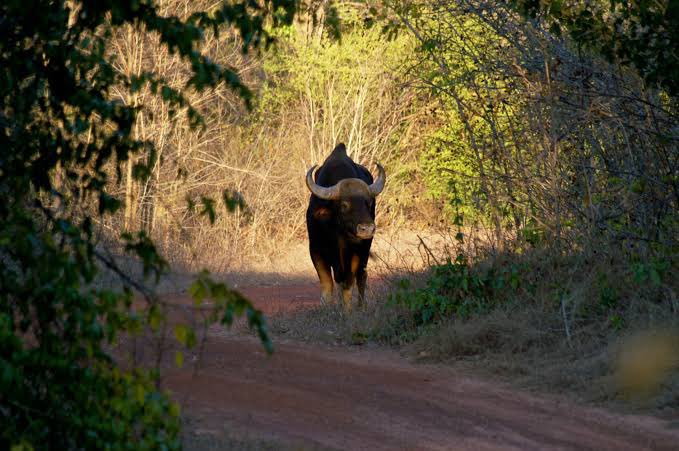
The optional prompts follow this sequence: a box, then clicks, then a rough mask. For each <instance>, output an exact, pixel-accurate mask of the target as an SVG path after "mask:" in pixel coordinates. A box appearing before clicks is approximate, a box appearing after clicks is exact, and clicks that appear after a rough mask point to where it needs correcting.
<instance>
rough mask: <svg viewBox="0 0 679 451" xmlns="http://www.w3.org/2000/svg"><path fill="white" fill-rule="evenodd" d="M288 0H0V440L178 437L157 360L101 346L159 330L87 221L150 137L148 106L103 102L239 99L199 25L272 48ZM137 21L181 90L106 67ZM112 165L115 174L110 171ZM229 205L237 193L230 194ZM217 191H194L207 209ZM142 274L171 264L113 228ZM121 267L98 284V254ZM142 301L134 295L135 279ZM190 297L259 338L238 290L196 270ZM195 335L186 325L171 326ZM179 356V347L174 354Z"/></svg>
mask: <svg viewBox="0 0 679 451" xmlns="http://www.w3.org/2000/svg"><path fill="white" fill-rule="evenodd" d="M295 7H296V2H295V1H294V0H268V1H264V2H252V1H244V2H233V3H232V2H225V3H223V4H218V5H215V6H214V7H213V8H211V9H210V10H209V11H200V12H196V13H193V14H191V15H190V16H188V17H186V18H182V19H180V18H178V17H175V16H164V15H161V14H160V13H159V10H158V9H157V7H156V5H155V4H154V2H152V1H143V0H142V1H117V0H109V1H100V0H83V1H57V2H46V1H28V2H26V1H16V0H8V1H5V2H3V3H2V6H0V67H2V69H1V70H0V129H1V130H2V131H1V132H0V148H2V149H3V150H2V152H1V153H0V193H2V202H1V203H0V447H2V448H8V447H9V446H23V447H27V448H32V447H33V448H39V449H46V448H54V449H73V448H82V449H110V448H113V449H156V448H169V449H175V448H178V447H179V446H180V444H179V439H178V426H179V421H178V408H177V406H176V405H174V404H173V403H172V402H171V401H170V400H169V399H168V398H167V396H165V395H164V394H163V393H161V391H160V389H159V386H158V377H159V376H158V372H157V368H154V369H144V368H141V367H134V366H133V367H129V366H128V367H125V368H122V367H120V366H119V365H118V362H117V361H116V360H114V358H113V357H112V355H111V352H110V346H111V345H112V344H114V343H115V342H116V340H117V339H118V338H119V337H120V336H121V335H124V334H139V333H141V332H142V331H145V330H150V331H151V332H152V333H153V334H156V335H158V334H162V333H164V328H165V325H166V320H165V317H164V314H163V304H162V303H161V302H160V300H158V299H157V298H156V297H155V296H154V295H153V291H152V289H147V288H145V287H144V286H143V285H139V284H136V283H135V282H134V280H133V279H131V278H129V277H127V275H126V274H125V272H124V271H122V270H120V269H119V268H118V267H117V266H116V264H115V262H114V261H113V260H111V259H110V258H109V257H108V256H107V255H105V254H104V253H102V252H101V251H100V249H99V248H98V246H97V242H96V240H95V234H94V229H95V226H94V225H93V224H94V222H95V221H96V220H97V218H101V217H104V216H106V215H110V214H112V213H114V212H115V211H116V210H118V209H119V207H120V206H121V199H119V198H117V197H116V196H114V195H112V194H111V193H110V192H109V191H108V190H107V186H108V185H109V184H110V178H111V177H110V174H111V173H114V174H117V178H118V179H121V173H122V171H123V168H125V165H126V162H127V161H129V160H130V159H131V158H133V157H134V156H135V155H144V156H145V158H144V159H138V160H134V161H135V162H134V164H133V165H130V171H131V173H132V174H133V177H134V178H135V179H137V180H140V181H143V180H145V179H146V178H148V177H149V174H150V168H151V167H152V165H153V162H154V159H155V152H154V147H153V144H152V143H151V142H150V141H146V140H140V139H138V138H137V137H136V136H135V135H134V133H133V127H134V124H135V121H136V118H137V116H138V114H139V113H140V111H142V110H143V108H144V106H143V105H141V104H126V103H123V102H121V101H118V100H112V95H111V93H112V91H113V90H114V89H117V88H122V89H126V90H128V91H129V92H132V93H134V92H137V91H139V90H141V89H145V88H147V87H148V88H149V89H150V90H151V92H152V93H153V94H154V95H156V96H159V97H160V98H162V100H163V101H164V102H165V103H166V104H167V105H169V107H170V108H169V111H170V119H172V118H173V117H175V116H176V114H177V112H178V111H184V112H185V114H186V117H187V119H188V121H189V123H190V124H191V126H193V127H200V126H201V115H200V114H199V113H198V112H197V111H196V110H195V109H194V108H193V107H192V106H191V105H190V104H189V103H188V102H187V100H186V97H185V96H184V91H201V90H204V89H210V88H214V87H216V86H219V85H227V86H229V87H230V88H231V89H233V90H235V91H236V92H237V93H238V94H239V95H240V97H241V98H242V99H244V101H245V102H246V104H249V102H250V100H251V95H250V91H249V90H248V89H247V88H246V87H245V86H244V84H243V83H242V82H241V80H240V79H239V77H238V75H237V74H236V72H235V71H234V70H233V69H232V68H230V67H228V66H224V65H219V64H216V63H214V62H213V61H211V60H210V59H209V58H207V57H206V56H205V55H203V54H201V52H200V51H198V50H197V49H198V44H199V43H200V41H201V39H202V37H203V36H204V33H206V31H207V30H210V31H211V32H213V33H215V34H218V33H219V32H220V31H224V29H225V28H226V27H231V28H232V29H235V30H237V32H238V34H239V36H240V39H241V42H242V51H243V52H247V51H248V50H250V49H254V48H259V47H261V46H264V45H268V44H269V43H270V42H271V40H272V37H271V35H270V34H269V32H268V31H267V30H270V29H273V28H275V27H276V26H279V25H281V24H288V23H290V22H291V21H292V18H293V15H294V12H295ZM125 26H131V27H134V28H139V29H144V30H146V31H147V32H148V33H150V34H152V35H154V36H156V37H157V39H159V41H160V42H162V44H163V45H164V46H166V47H167V49H168V50H169V52H170V53H171V54H174V55H179V56H180V57H181V59H182V61H184V62H185V64H186V66H187V69H186V70H188V71H190V73H191V76H190V78H189V79H188V81H187V82H186V85H185V86H184V87H183V88H182V89H176V88H173V87H171V86H170V85H169V84H168V83H166V80H165V79H164V78H163V74H160V73H155V72H153V71H141V72H137V73H127V74H126V73H123V72H121V71H117V70H115V69H114V64H115V62H116V55H114V54H113V53H112V51H111V49H110V48H109V44H110V39H111V36H112V35H113V34H114V33H116V31H117V30H120V29H121V28H122V27H125ZM111 167H112V168H113V169H114V171H113V172H112V171H110V170H108V168H111ZM224 200H225V204H226V207H227V208H229V207H230V208H233V207H234V205H235V204H237V199H234V198H233V197H232V196H228V195H225V197H224ZM215 205H216V204H215V202H214V201H213V200H212V199H209V198H204V199H203V200H202V210H201V211H202V212H203V214H204V215H205V216H207V217H208V218H209V219H210V220H214V215H215ZM121 239H122V240H123V242H124V247H125V250H126V251H127V252H129V253H131V254H134V255H136V256H137V257H138V258H139V259H140V260H141V261H142V263H143V269H144V274H145V276H147V277H148V279H149V281H150V282H151V283H153V282H154V281H157V280H158V279H159V277H160V276H161V275H162V274H163V273H164V272H165V271H166V270H167V263H166V262H165V260H164V259H163V258H162V257H161V256H160V255H159V253H158V252H157V251H156V248H155V246H154V243H153V242H152V240H150V238H149V237H148V236H147V235H146V234H145V233H144V232H143V231H140V232H133V231H128V232H126V233H124V234H123V235H122V236H121ZM102 265H103V266H107V267H109V269H110V270H112V271H114V272H116V273H117V274H118V275H119V277H120V278H121V279H122V281H123V283H124V290H122V291H115V290H105V289H100V288H97V287H96V286H95V285H94V284H93V281H94V279H95V276H96V274H97V273H98V271H99V268H100V267H101V266H102ZM133 289H138V290H141V291H142V293H143V294H144V295H145V297H146V303H145V305H144V306H143V307H141V308H140V307H139V306H138V305H137V304H136V303H135V304H133V303H132V290H133ZM191 291H192V294H193V295H194V298H195V300H196V302H197V303H200V302H201V301H202V300H203V298H206V297H210V298H212V299H213V301H214V305H215V307H214V309H213V310H212V311H211V312H210V314H209V315H208V318H207V321H208V322H221V323H222V324H230V322H231V321H232V319H233V316H234V315H235V314H242V313H246V314H247V316H248V320H249V323H250V325H251V326H253V327H255V328H256V329H257V330H258V332H259V334H260V336H261V337H262V339H263V340H265V344H267V345H268V346H270V343H268V341H266V331H265V329H264V324H263V322H262V318H261V315H260V313H259V312H258V311H256V310H255V309H254V308H253V307H252V305H251V304H250V303H249V302H248V301H247V300H245V299H244V298H243V297H242V296H240V295H239V294H238V293H237V292H235V291H231V290H229V289H228V288H227V287H225V286H224V285H222V284H218V283H215V282H213V281H212V280H210V279H209V277H207V276H206V275H202V276H201V277H200V278H199V280H197V281H196V283H194V284H193V285H192V287H191ZM175 335H176V337H177V339H178V341H179V342H180V343H182V344H184V345H188V346H190V345H191V344H192V343H194V342H195V335H194V333H193V332H192V331H191V330H190V329H188V328H186V327H177V328H176V329H175ZM178 362H179V363H181V355H180V354H178Z"/></svg>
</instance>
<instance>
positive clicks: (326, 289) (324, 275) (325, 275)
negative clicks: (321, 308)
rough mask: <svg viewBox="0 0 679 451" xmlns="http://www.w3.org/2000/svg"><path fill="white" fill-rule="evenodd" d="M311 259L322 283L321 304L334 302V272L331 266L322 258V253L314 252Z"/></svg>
mask: <svg viewBox="0 0 679 451" xmlns="http://www.w3.org/2000/svg"><path fill="white" fill-rule="evenodd" d="M311 260H312V261H313V262H314V268H316V273H317V274H318V281H319V282H320V284H321V304H327V303H331V302H332V272H331V270H330V266H329V265H328V264H327V263H326V262H325V261H324V260H323V259H322V258H321V256H320V255H318V254H315V253H312V254H311Z"/></svg>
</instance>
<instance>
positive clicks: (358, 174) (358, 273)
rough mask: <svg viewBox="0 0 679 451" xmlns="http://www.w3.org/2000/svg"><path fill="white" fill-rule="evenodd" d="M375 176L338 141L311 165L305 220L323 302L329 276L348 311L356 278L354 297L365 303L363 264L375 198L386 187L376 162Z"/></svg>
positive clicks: (328, 294) (330, 285)
mask: <svg viewBox="0 0 679 451" xmlns="http://www.w3.org/2000/svg"><path fill="white" fill-rule="evenodd" d="M376 166H377V170H378V175H377V180H374V181H373V177H372V175H371V174H370V172H369V171H368V170H367V169H366V168H365V167H363V166H361V165H359V164H356V163H354V162H353V160H352V159H351V158H349V156H347V151H346V147H345V146H344V144H339V145H338V146H337V147H335V150H333V151H332V153H331V154H330V156H328V158H327V159H326V160H325V161H324V162H323V165H321V167H320V168H319V169H318V171H317V172H316V176H315V180H314V169H316V166H314V167H312V168H311V169H309V171H308V172H307V175H306V184H307V187H308V188H309V191H311V193H312V194H311V199H310V200H309V208H307V212H306V224H307V230H308V232H309V252H310V254H311V260H312V261H313V263H314V267H315V268H316V272H317V273H318V279H319V281H320V284H321V303H324V302H327V301H330V300H331V299H332V288H333V283H332V280H333V276H334V279H335V282H337V283H338V284H339V285H341V287H342V300H343V301H344V307H345V309H346V310H350V309H351V289H352V287H353V285H354V281H356V285H357V286H358V300H359V304H360V305H362V304H363V302H364V301H365V287H366V282H367V279H368V273H367V272H366V266H367V264H368V256H369V254H370V245H371V244H372V238H373V235H374V234H375V197H376V196H377V195H378V194H380V193H381V192H382V190H383V189H384V183H385V181H386V176H385V174H384V169H383V168H382V166H380V165H379V164H377V165H376Z"/></svg>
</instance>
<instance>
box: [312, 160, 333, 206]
mask: <svg viewBox="0 0 679 451" xmlns="http://www.w3.org/2000/svg"><path fill="white" fill-rule="evenodd" d="M315 169H316V165H313V166H312V167H311V169H309V170H308V171H307V173H306V186H307V188H309V191H311V192H312V193H313V194H314V196H316V197H318V198H321V199H324V200H337V199H339V183H338V184H337V185H333V186H331V187H328V188H326V187H324V186H318V185H317V184H316V182H314V170H315Z"/></svg>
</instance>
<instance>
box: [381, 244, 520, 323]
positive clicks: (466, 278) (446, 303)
mask: <svg viewBox="0 0 679 451" xmlns="http://www.w3.org/2000/svg"><path fill="white" fill-rule="evenodd" d="M430 270H431V273H430V274H429V275H428V277H427V280H426V283H425V286H424V287H422V288H415V289H413V288H411V286H410V282H409V281H408V280H407V279H404V280H402V281H401V282H400V284H399V287H398V290H396V292H395V293H393V294H392V296H391V302H393V303H395V304H398V305H402V306H405V307H406V308H408V309H409V310H410V311H411V313H413V315H414V317H415V321H416V323H418V324H421V325H426V324H430V323H432V322H436V321H438V320H440V319H442V318H449V317H452V316H456V317H460V318H469V317H470V316H472V315H477V314H480V313H485V312H488V311H489V310H490V309H492V308H493V307H494V306H495V305H497V303H498V302H501V301H502V300H503V299H507V298H508V296H509V295H510V294H511V293H515V292H516V291H517V290H518V289H519V288H520V287H521V285H522V284H521V271H520V267H519V266H517V265H508V266H500V267H495V266H490V267H488V268H479V267H472V266H471V265H470V264H469V262H468V261H467V259H466V257H465V256H464V255H462V254H460V255H458V257H457V258H456V259H455V260H454V261H450V260H448V261H447V262H446V263H445V264H442V265H434V266H432V267H431V268H430Z"/></svg>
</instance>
